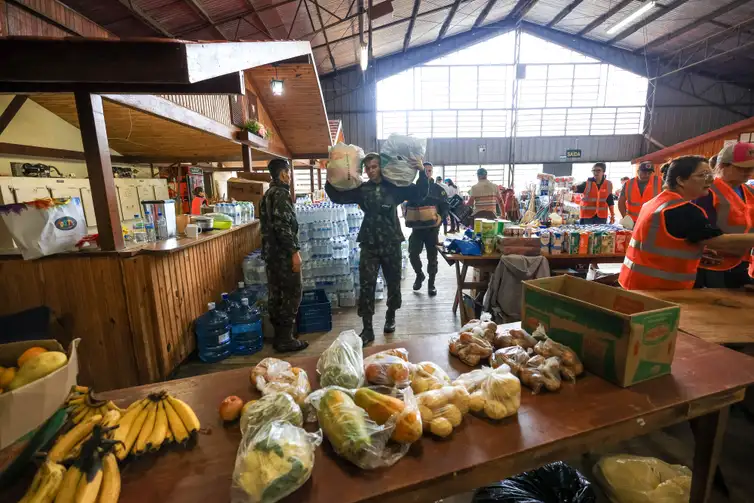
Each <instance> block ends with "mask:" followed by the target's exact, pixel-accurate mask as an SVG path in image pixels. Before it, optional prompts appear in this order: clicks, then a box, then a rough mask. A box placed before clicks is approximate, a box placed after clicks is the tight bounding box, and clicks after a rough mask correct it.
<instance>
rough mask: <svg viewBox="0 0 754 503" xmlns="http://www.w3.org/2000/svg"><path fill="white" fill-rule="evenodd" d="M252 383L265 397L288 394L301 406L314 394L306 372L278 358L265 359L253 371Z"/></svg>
mask: <svg viewBox="0 0 754 503" xmlns="http://www.w3.org/2000/svg"><path fill="white" fill-rule="evenodd" d="M251 382H252V384H254V386H256V388H257V389H258V390H259V391H261V392H262V394H263V395H267V394H269V393H278V392H282V393H288V394H289V395H291V396H292V397H293V399H294V400H295V401H296V403H297V404H299V405H303V404H304V400H306V396H307V395H308V394H309V393H311V392H312V387H311V385H310V384H309V376H308V375H307V374H306V371H305V370H304V369H301V368H298V367H293V366H291V364H290V363H288V362H286V361H283V360H279V359H278V358H265V359H264V360H262V361H261V362H259V363H258V364H257V365H256V366H255V367H254V368H253V369H251Z"/></svg>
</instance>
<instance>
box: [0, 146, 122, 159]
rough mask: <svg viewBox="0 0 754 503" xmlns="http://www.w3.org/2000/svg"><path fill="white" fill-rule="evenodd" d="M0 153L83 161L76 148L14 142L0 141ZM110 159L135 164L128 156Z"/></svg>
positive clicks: (114, 156)
mask: <svg viewBox="0 0 754 503" xmlns="http://www.w3.org/2000/svg"><path fill="white" fill-rule="evenodd" d="M0 154H3V155H12V156H21V157H34V158H41V159H65V160H69V161H85V160H86V157H85V156H84V152H77V151H76V150H64V149H60V148H48V147H35V146H32V145H17V144H15V143H3V142H0ZM110 159H111V161H114V162H117V163H123V164H135V163H136V162H135V161H134V160H133V159H132V158H129V157H124V156H122V155H111V156H110Z"/></svg>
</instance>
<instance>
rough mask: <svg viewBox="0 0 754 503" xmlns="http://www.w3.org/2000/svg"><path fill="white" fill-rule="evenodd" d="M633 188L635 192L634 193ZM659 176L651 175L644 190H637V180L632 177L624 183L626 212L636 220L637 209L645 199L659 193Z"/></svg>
mask: <svg viewBox="0 0 754 503" xmlns="http://www.w3.org/2000/svg"><path fill="white" fill-rule="evenodd" d="M634 189H636V192H635V193H634ZM660 192H661V190H660V178H659V177H658V176H655V175H652V176H651V177H650V179H649V180H648V181H647V185H646V186H645V187H644V192H641V193H640V192H639V180H638V179H637V178H632V179H630V180H629V181H628V182H627V183H626V213H627V214H628V216H630V217H631V219H632V220H633V221H634V222H636V219H637V218H639V211H641V207H642V206H643V205H644V203H646V202H647V201H649V200H651V199H654V198H655V197H657V196H658V195H659V194H660Z"/></svg>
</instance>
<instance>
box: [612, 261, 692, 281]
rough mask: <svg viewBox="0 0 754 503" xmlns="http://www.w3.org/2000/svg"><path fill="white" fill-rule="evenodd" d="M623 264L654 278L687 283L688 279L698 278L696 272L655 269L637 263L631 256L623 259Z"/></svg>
mask: <svg viewBox="0 0 754 503" xmlns="http://www.w3.org/2000/svg"><path fill="white" fill-rule="evenodd" d="M623 265H624V266H626V267H628V268H629V269H631V270H632V271H635V272H638V273H641V274H644V275H646V276H650V277H652V278H658V279H664V280H667V281H678V282H679V283H685V282H688V281H694V280H696V273H693V274H692V273H689V274H684V273H680V272H668V271H663V270H661V269H654V268H652V267H647V266H645V265H639V264H635V263H634V262H633V261H632V260H631V259H630V258H628V257H626V258H625V259H623Z"/></svg>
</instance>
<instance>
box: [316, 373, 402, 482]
mask: <svg viewBox="0 0 754 503" xmlns="http://www.w3.org/2000/svg"><path fill="white" fill-rule="evenodd" d="M311 405H312V406H313V407H314V409H315V410H316V411H317V420H318V421H319V425H320V427H321V428H322V431H324V433H325V437H326V438H327V440H328V441H329V442H330V445H332V447H333V449H334V450H335V452H336V453H338V455H339V456H341V457H343V458H345V459H347V460H348V461H350V462H351V463H353V464H355V465H356V466H358V467H359V468H362V469H364V470H373V469H375V468H381V467H384V466H392V465H393V464H395V463H397V462H398V460H399V459H401V458H402V457H403V456H405V455H406V453H407V452H408V449H409V445H408V444H399V443H396V442H390V437H391V436H392V434H393V430H394V429H395V423H396V419H397V418H396V417H391V418H390V420H388V421H387V422H386V423H385V424H383V425H378V424H377V423H376V422H374V421H373V420H371V419H370V418H369V415H368V414H367V413H366V411H365V410H364V409H362V408H361V407H359V406H358V405H356V403H355V402H354V401H353V398H351V396H350V395H349V391H348V390H339V389H336V388H325V389H324V391H323V392H322V393H321V394H317V396H316V398H314V399H312V400H311Z"/></svg>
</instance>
